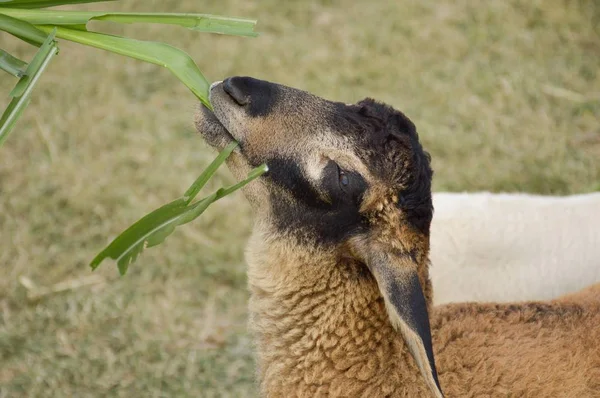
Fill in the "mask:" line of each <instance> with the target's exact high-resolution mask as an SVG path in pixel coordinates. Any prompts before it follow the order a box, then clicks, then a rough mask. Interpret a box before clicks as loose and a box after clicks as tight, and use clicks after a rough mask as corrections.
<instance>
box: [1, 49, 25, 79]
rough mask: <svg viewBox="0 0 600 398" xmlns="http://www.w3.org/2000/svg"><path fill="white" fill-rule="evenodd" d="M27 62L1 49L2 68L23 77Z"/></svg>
mask: <svg viewBox="0 0 600 398" xmlns="http://www.w3.org/2000/svg"><path fill="white" fill-rule="evenodd" d="M26 68H27V63H26V62H24V61H21V60H20V59H19V58H17V57H14V56H12V55H10V54H9V53H7V52H6V51H4V50H2V49H0V69H2V70H3V71H5V72H8V73H10V74H11V75H13V76H15V77H19V78H21V77H23V75H25V69H26Z"/></svg>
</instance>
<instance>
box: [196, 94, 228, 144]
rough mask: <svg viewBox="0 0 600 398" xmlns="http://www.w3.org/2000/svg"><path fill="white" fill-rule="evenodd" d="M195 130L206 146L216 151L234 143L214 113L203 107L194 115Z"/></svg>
mask: <svg viewBox="0 0 600 398" xmlns="http://www.w3.org/2000/svg"><path fill="white" fill-rule="evenodd" d="M196 129H197V130H198V132H199V133H200V135H202V137H203V138H204V140H205V141H206V143H207V144H208V145H210V146H212V147H214V148H215V149H218V150H221V149H223V148H224V147H225V146H227V145H228V144H229V143H231V142H233V141H235V139H234V138H233V136H232V135H231V133H229V131H228V130H227V128H226V127H225V126H224V125H223V123H221V121H220V120H219V118H218V117H217V116H216V115H215V113H214V112H213V111H211V110H210V109H208V108H207V107H206V106H204V105H201V106H200V109H198V112H197V113H196Z"/></svg>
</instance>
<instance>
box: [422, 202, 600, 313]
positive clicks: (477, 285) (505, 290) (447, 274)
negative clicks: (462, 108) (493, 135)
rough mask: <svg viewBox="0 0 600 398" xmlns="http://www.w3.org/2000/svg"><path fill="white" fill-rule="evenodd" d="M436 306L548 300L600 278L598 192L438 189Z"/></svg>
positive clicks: (434, 274)
mask: <svg viewBox="0 0 600 398" xmlns="http://www.w3.org/2000/svg"><path fill="white" fill-rule="evenodd" d="M433 205H434V208H435V210H434V216H433V222H432V226H431V264H432V266H431V268H430V274H431V279H432V282H433V292H434V303H435V304H442V303H448V302H461V301H499V302H501V301H519V300H547V299H552V298H555V297H557V296H560V295H562V294H566V293H571V292H574V291H577V290H579V289H582V288H584V287H586V286H589V285H591V284H592V283H594V282H598V281H600V192H598V193H591V194H582V195H572V196H563V197H560V196H538V195H528V194H492V193H488V192H478V193H442V192H440V193H434V194H433Z"/></svg>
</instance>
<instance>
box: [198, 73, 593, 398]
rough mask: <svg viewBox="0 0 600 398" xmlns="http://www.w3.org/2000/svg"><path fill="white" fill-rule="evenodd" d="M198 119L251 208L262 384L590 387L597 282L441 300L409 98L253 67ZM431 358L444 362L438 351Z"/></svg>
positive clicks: (468, 389) (266, 390)
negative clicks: (300, 83)
mask: <svg viewBox="0 0 600 398" xmlns="http://www.w3.org/2000/svg"><path fill="white" fill-rule="evenodd" d="M209 98H210V102H211V104H212V107H213V111H210V110H208V109H206V108H204V107H201V108H200V111H199V112H198V113H197V116H196V120H195V122H196V128H197V130H198V131H199V132H200V133H201V134H202V135H203V137H204V139H205V141H206V142H207V143H208V144H209V145H211V146H213V147H214V148H216V149H221V148H223V147H224V146H225V145H227V144H228V143H230V142H231V141H232V140H236V141H237V142H239V148H238V149H237V150H236V151H235V152H234V153H233V154H232V156H231V157H230V158H229V159H228V161H227V165H228V167H229V169H230V170H231V171H232V173H233V174H234V175H235V176H237V177H240V178H241V177H243V176H245V175H246V173H247V172H248V171H249V170H250V169H251V168H252V167H254V166H257V165H259V164H262V163H266V164H267V165H268V166H269V172H268V173H266V174H264V175H263V176H261V177H260V178H259V179H257V180H256V181H255V182H254V183H252V184H249V185H248V186H247V187H246V188H244V194H245V196H246V198H247V199H248V201H249V202H250V205H251V207H252V209H253V213H254V227H253V232H252V234H251V237H250V239H249V244H248V246H247V250H246V262H247V266H248V269H247V275H248V287H249V290H250V299H249V314H250V315H249V327H250V329H251V331H252V333H253V334H254V340H255V343H256V351H257V378H258V381H259V389H260V393H261V395H262V396H266V397H324V396H328V397H342V396H343V397H426V396H433V397H443V396H444V395H443V394H444V392H443V391H445V394H447V396H449V397H454V396H456V397H458V396H460V397H481V396H486V397H507V396H518V397H533V396H535V397H560V396H562V397H565V396H570V397H591V396H599V394H600V328H599V327H598V325H600V297H598V294H596V293H595V292H594V291H592V292H591V293H590V292H587V293H584V294H582V296H583V297H585V298H586V299H585V300H584V302H583V303H580V302H579V301H578V300H579V298H578V297H571V298H567V299H565V301H555V302H546V303H543V302H525V303H521V304H478V303H468V304H450V305H445V306H439V307H433V306H432V294H433V292H432V285H431V282H430V279H429V259H428V253H429V233H430V224H431V218H432V214H433V207H432V199H431V180H432V170H431V167H430V157H429V155H428V154H427V153H426V152H425V151H424V150H423V148H422V146H421V144H420V142H419V139H418V135H417V132H416V129H415V126H414V124H413V123H412V122H411V121H410V120H409V119H408V118H407V117H406V116H405V115H404V114H402V113H401V112H399V111H397V110H395V109H393V108H391V107H389V106H387V105H384V104H381V103H379V102H376V101H374V100H372V99H365V100H362V101H360V102H358V103H357V104H354V105H346V104H343V103H339V102H331V101H328V100H325V99H322V98H319V97H316V96H314V95H312V94H309V93H307V92H305V91H301V90H297V89H293V88H289V87H286V86H282V85H279V84H274V83H269V82H266V81H261V80H256V79H253V78H250V77H231V78H228V79H226V80H224V81H223V82H217V83H214V84H213V85H212V86H211V88H210V96H209ZM436 363H437V366H436Z"/></svg>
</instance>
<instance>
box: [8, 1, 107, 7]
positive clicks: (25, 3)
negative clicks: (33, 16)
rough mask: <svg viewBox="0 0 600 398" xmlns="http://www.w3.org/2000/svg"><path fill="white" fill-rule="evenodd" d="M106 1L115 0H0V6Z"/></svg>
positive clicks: (38, 5)
mask: <svg viewBox="0 0 600 398" xmlns="http://www.w3.org/2000/svg"><path fill="white" fill-rule="evenodd" d="M108 1H115V0H0V8H1V7H11V8H44V7H55V6H62V5H66V4H83V3H104V2H108Z"/></svg>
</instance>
